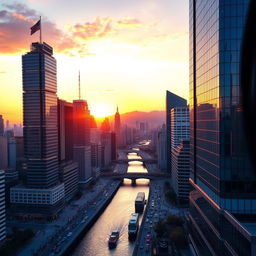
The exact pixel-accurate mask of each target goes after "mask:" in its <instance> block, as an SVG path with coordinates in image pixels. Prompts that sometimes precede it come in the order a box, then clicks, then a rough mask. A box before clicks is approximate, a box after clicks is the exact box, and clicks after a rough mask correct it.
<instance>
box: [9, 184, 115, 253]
mask: <svg viewBox="0 0 256 256" xmlns="http://www.w3.org/2000/svg"><path fill="white" fill-rule="evenodd" d="M119 183H120V182H118V181H110V180H105V179H100V180H98V181H97V184H96V185H95V186H94V187H93V189H92V190H91V191H88V192H87V193H84V195H83V196H82V197H81V198H80V199H79V200H76V201H73V202H71V204H69V205H67V206H66V207H65V208H64V209H63V211H62V212H61V213H60V216H59V218H58V219H57V220H55V221H52V222H48V223H41V224H40V223H38V222H32V221H31V222H26V223H24V224H23V226H24V227H28V226H31V227H33V228H34V229H35V228H37V229H38V231H37V233H36V235H35V237H34V238H33V239H32V240H31V241H30V242H29V244H27V246H25V247H24V248H23V249H22V250H21V251H20V252H19V253H18V255H19V256H28V255H31V256H32V255H34V256H46V255H47V256H49V255H58V254H59V253H60V251H61V248H63V247H64V245H65V244H66V243H67V241H69V240H71V239H72V238H73V237H74V236H77V231H78V229H79V227H81V225H86V223H87V222H88V221H90V219H91V218H92V217H93V216H94V214H95V213H96V212H97V210H98V209H100V208H101V207H103V204H104V202H105V200H106V199H107V198H108V197H110V196H111V194H112V193H113V192H114V191H115V190H116V189H117V188H118V187H119ZM13 222H14V221H13ZM11 224H14V223H11ZM20 224H21V223H20V221H19V226H20Z"/></svg>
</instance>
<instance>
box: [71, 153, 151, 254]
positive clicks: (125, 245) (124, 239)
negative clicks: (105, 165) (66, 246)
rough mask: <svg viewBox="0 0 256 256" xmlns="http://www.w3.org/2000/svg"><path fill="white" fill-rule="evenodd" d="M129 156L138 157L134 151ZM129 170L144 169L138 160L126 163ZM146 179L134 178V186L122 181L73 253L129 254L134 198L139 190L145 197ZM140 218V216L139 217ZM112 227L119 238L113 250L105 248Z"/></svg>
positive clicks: (146, 193)
mask: <svg viewBox="0 0 256 256" xmlns="http://www.w3.org/2000/svg"><path fill="white" fill-rule="evenodd" d="M128 158H132V159H134V158H138V159H139V158H140V157H139V156H138V155H137V154H136V153H130V154H128ZM128 172H147V169H146V168H144V167H143V164H142V163H141V162H139V161H132V162H130V163H129V166H128ZM148 183H149V181H148V180H145V179H140V180H138V181H136V184H137V186H131V181H130V180H124V184H123V186H121V187H120V188H119V190H118V191H117V193H116V195H115V197H114V198H113V200H112V201H111V203H110V204H109V205H108V207H107V208H106V210H105V211H104V212H103V214H102V215H101V216H100V218H99V219H98V220H97V222H96V223H95V224H94V225H93V227H92V228H91V229H90V231H89V232H88V233H87V234H86V235H85V237H84V238H83V239H82V241H81V242H80V244H79V245H78V247H77V248H76V250H75V251H74V253H73V255H74V256H105V255H118V256H119V255H123V256H125V255H127V256H128V255H132V252H133V249H134V245H135V244H134V242H131V241H129V239H128V221H129V218H130V215H131V213H133V212H134V200H135V197H136V195H137V193H138V192H140V191H142V192H145V195H146V198H147V197H148V192H149V187H148ZM140 220H141V217H140ZM113 230H119V232H120V238H119V241H118V244H117V247H116V248H115V249H111V250H110V249H109V248H108V238H109V235H110V233H111V232H112V231H113Z"/></svg>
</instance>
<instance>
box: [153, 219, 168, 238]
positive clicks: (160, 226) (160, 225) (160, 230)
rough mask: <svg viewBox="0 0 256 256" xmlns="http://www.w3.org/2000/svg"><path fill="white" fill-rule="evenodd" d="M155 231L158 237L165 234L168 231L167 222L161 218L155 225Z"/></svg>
mask: <svg viewBox="0 0 256 256" xmlns="http://www.w3.org/2000/svg"><path fill="white" fill-rule="evenodd" d="M154 231H155V232H156V235H157V237H161V236H163V235H164V234H165V233H166V232H167V229H166V224H165V223H164V222H163V221H162V220H159V221H158V222H157V223H156V224H155V226H154Z"/></svg>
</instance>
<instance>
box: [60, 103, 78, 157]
mask: <svg viewBox="0 0 256 256" xmlns="http://www.w3.org/2000/svg"><path fill="white" fill-rule="evenodd" d="M73 128H74V127H73V104H72V103H70V102H67V101H65V100H60V99H58V136H59V161H63V160H66V161H69V160H72V159H73V146H74V141H73V136H74V135H73Z"/></svg>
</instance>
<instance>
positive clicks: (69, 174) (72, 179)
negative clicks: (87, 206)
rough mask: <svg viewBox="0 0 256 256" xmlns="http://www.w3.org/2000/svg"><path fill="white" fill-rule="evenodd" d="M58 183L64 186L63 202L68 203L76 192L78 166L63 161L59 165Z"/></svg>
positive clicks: (74, 163) (71, 162)
mask: <svg viewBox="0 0 256 256" xmlns="http://www.w3.org/2000/svg"><path fill="white" fill-rule="evenodd" d="M60 181H61V182H62V183H63V184H64V188H65V200H66V201H70V200H71V199H72V198H73V197H74V196H75V195H76V193H77V191H78V164H77V163H76V162H73V161H72V160H70V161H63V162H61V164H60Z"/></svg>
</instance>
